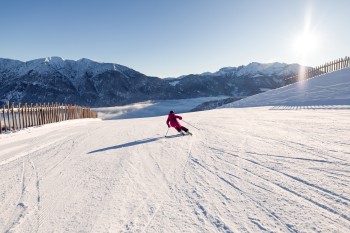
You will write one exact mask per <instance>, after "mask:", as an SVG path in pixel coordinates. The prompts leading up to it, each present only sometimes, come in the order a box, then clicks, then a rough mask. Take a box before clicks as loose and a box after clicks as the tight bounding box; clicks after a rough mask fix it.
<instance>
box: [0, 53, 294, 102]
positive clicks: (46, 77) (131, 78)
mask: <svg viewBox="0 0 350 233" xmlns="http://www.w3.org/2000/svg"><path fill="white" fill-rule="evenodd" d="M299 69H300V65H298V64H291V65H289V64H285V63H278V62H276V63H266V64H263V63H257V62H252V63H250V64H248V65H247V66H239V67H223V68H221V69H220V70H218V71H216V72H214V73H210V72H206V73H202V74H189V75H183V76H180V77H178V78H172V79H161V78H158V77H152V76H147V75H145V74H143V73H141V72H138V71H136V70H134V69H131V68H129V67H127V66H123V65H120V64H115V63H103V62H96V61H93V60H90V59H87V58H82V59H79V60H77V61H74V60H68V59H63V58H61V57H57V56H53V57H46V58H39V59H34V60H30V61H26V62H22V61H19V60H13V59H7V58H0V82H1V83H2V85H1V87H0V101H1V102H3V103H4V102H6V101H11V102H33V103H36V102H62V103H68V102H71V103H73V104H81V105H87V106H93V107H101V106H115V105H124V104H129V103H135V102H138V101H145V100H156V99H179V98H196V97H206V96H219V95H226V96H232V97H242V96H249V95H253V94H257V93H259V92H261V91H262V90H264V89H274V88H277V87H280V86H283V85H284V79H285V78H286V77H288V76H291V75H294V74H296V73H297V72H298V70H299Z"/></svg>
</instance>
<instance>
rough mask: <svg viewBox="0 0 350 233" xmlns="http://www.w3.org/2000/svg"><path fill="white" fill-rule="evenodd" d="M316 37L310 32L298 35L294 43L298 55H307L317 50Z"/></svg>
mask: <svg viewBox="0 0 350 233" xmlns="http://www.w3.org/2000/svg"><path fill="white" fill-rule="evenodd" d="M318 45H319V40H318V37H317V36H316V35H315V34H313V33H310V32H305V33H303V34H301V35H299V36H298V37H297V38H296V39H295V41H294V48H295V50H296V51H297V52H299V53H308V52H311V51H314V50H315V49H317V48H318Z"/></svg>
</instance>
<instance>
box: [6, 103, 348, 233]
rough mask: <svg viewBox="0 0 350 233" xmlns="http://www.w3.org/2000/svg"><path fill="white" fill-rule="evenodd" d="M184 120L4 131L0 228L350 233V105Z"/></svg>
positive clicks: (73, 124)
mask: <svg viewBox="0 0 350 233" xmlns="http://www.w3.org/2000/svg"><path fill="white" fill-rule="evenodd" d="M183 117H184V119H185V120H187V121H188V122H190V123H192V124H193V125H195V126H197V127H199V128H200V129H201V130H196V129H194V128H192V127H189V128H191V130H192V132H193V133H194V136H193V137H191V136H185V137H182V136H181V137H177V136H176V134H175V131H174V130H173V129H172V130H170V131H169V136H170V137H168V138H164V134H165V133H166V130H167V127H166V126H165V120H166V118H165V117H164V116H162V117H154V118H139V119H127V120H116V121H101V120H74V121H69V122H61V123H57V124H52V125H46V126H43V127H40V128H34V129H30V130H27V131H21V132H18V133H14V134H8V135H1V136H0V137H1V139H0V148H1V156H0V167H1V169H0V177H1V179H0V203H1V205H0V232H313V231H315V232H318V231H321V232H349V229H350V208H349V205H350V189H349V187H350V186H349V185H350V142H349V135H350V125H349V119H350V110H347V109H340V110H336V109H334V110H328V109H321V110H307V109H305V110H295V109H290V110H283V111H278V110H273V108H269V107H263V108H247V109H221V110H212V111H205V112H197V113H188V114H183ZM184 125H185V124H184Z"/></svg>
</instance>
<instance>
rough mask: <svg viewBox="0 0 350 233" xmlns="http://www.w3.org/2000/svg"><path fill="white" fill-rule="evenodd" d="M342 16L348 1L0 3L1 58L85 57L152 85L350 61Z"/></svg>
mask: <svg viewBox="0 0 350 233" xmlns="http://www.w3.org/2000/svg"><path fill="white" fill-rule="evenodd" d="M349 9H350V0H314V1H312V0H244V1H243V0H94V1H93V0H45V1H43V0H32V1H28V0H21V1H20V0H0V32H1V33H0V57H2V58H11V59H17V60H21V61H28V60H32V59H36V58H43V57H50V56H60V57H63V58H64V59H72V60H78V59H80V58H89V59H92V60H95V61H100V62H112V63H118V64H121V65H125V66H128V67H130V68H133V69H135V70H137V71H140V72H142V73H144V74H146V75H151V76H157V77H177V76H180V75H184V74H190V73H202V72H206V71H210V72H214V71H217V70H218V69H220V68H222V67H225V66H239V65H247V64H248V63H250V62H253V61H256V62H263V63H267V62H275V61H278V62H286V63H299V64H303V65H310V66H315V65H319V64H323V63H325V62H327V61H330V60H334V59H337V58H340V57H345V56H348V55H350V13H349V12H350V11H349ZM302 35H304V36H302ZM305 35H307V36H305ZM300 37H301V38H302V39H297V38H300ZM296 41H299V42H298V43H297V42H296ZM305 47H306V48H307V49H306V48H305Z"/></svg>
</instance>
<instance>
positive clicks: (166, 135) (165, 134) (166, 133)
mask: <svg viewBox="0 0 350 233" xmlns="http://www.w3.org/2000/svg"><path fill="white" fill-rule="evenodd" d="M168 132H169V128H168V130H167V131H166V134H165V137H166V136H167V135H168Z"/></svg>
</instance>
